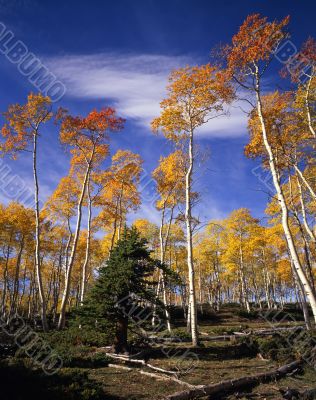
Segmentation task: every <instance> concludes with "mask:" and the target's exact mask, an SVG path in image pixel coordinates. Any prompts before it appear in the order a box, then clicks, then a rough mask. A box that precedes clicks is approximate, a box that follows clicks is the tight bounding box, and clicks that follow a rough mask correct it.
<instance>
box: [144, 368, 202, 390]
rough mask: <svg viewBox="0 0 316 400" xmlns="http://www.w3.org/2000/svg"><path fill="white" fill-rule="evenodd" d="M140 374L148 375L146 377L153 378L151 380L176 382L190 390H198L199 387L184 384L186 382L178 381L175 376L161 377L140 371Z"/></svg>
mask: <svg viewBox="0 0 316 400" xmlns="http://www.w3.org/2000/svg"><path fill="white" fill-rule="evenodd" d="M139 372H140V373H141V374H142V375H146V376H149V377H151V378H154V379H158V380H161V381H169V382H170V381H172V382H176V383H178V384H179V385H183V386H186V387H188V388H190V389H193V388H196V387H197V386H195V385H191V384H190V383H188V382H184V381H181V380H180V379H177V378H175V377H173V376H165V375H160V374H154V373H152V372H147V371H143V370H139Z"/></svg>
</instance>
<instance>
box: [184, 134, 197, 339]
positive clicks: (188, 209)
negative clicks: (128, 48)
mask: <svg viewBox="0 0 316 400" xmlns="http://www.w3.org/2000/svg"><path fill="white" fill-rule="evenodd" d="M193 165H194V156H193V129H191V131H190V136H189V167H188V170H187V173H186V176H185V223H186V235H187V262H188V271H189V307H190V313H189V314H190V325H191V336H192V345H193V346H197V345H198V344H199V338H198V327H197V310H196V297H195V273H194V264H193V246H192V205H191V185H192V173H193Z"/></svg>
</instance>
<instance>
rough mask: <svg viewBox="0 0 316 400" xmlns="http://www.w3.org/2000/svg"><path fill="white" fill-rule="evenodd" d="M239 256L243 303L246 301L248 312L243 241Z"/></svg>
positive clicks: (248, 310)
mask: <svg viewBox="0 0 316 400" xmlns="http://www.w3.org/2000/svg"><path fill="white" fill-rule="evenodd" d="M239 256H240V281H241V296H242V299H243V303H244V306H245V307H246V310H247V312H250V304H249V299H248V289H247V283H246V277H245V266H244V254H243V251H242V245H241V242H240V246H239Z"/></svg>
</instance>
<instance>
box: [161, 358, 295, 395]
mask: <svg viewBox="0 0 316 400" xmlns="http://www.w3.org/2000/svg"><path fill="white" fill-rule="evenodd" d="M301 365H302V361H294V362H292V363H290V364H286V365H283V366H282V367H280V368H278V369H275V370H273V371H269V372H263V373H260V374H257V375H253V376H246V377H242V378H237V379H232V380H228V381H223V382H220V383H216V384H213V385H204V386H201V387H196V388H194V389H190V390H185V391H182V392H177V393H174V394H171V395H169V396H167V397H165V399H166V400H187V399H198V398H201V397H205V396H210V397H209V398H210V399H212V398H213V399H218V396H219V395H223V393H231V392H235V391H236V390H237V389H240V388H244V387H247V386H253V385H257V384H259V383H261V382H265V381H269V380H272V379H280V378H282V377H283V376H285V375H287V374H288V373H290V372H293V371H294V370H297V369H298V368H299V367H300V366H301Z"/></svg>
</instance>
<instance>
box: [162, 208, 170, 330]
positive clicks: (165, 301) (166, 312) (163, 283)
mask: <svg viewBox="0 0 316 400" xmlns="http://www.w3.org/2000/svg"><path fill="white" fill-rule="evenodd" d="M165 212H166V203H164V205H163V209H162V214H161V223H160V229H159V240H160V262H161V264H163V263H164V262H165V248H166V247H165V243H164V237H163V228H164V222H165ZM169 229H170V225H169ZM167 234H168V233H167ZM166 240H167V239H166ZM161 287H162V296H163V303H164V306H165V316H166V322H167V329H168V331H169V332H171V325H170V314H169V311H168V308H167V307H168V303H167V293H166V279H165V274H164V273H163V271H162V272H161Z"/></svg>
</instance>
